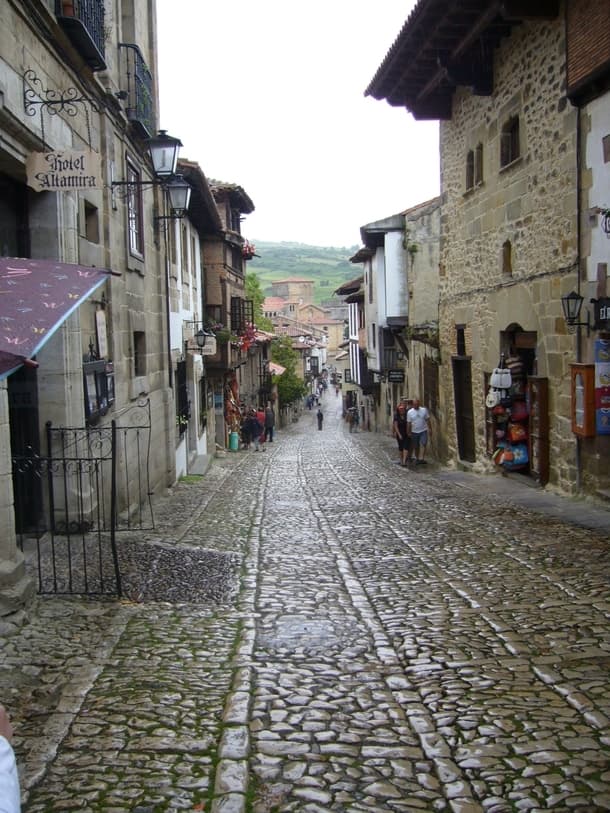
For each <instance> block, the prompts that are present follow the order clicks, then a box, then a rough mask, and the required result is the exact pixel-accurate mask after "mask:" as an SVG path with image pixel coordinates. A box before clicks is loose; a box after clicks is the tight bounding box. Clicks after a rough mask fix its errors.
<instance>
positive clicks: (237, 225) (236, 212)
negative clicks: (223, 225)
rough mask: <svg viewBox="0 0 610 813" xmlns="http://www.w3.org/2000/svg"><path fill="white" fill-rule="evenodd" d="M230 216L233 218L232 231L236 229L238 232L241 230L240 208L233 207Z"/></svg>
mask: <svg viewBox="0 0 610 813" xmlns="http://www.w3.org/2000/svg"><path fill="white" fill-rule="evenodd" d="M230 218H231V225H230V228H231V230H232V231H236V232H237V233H238V234H239V233H240V231H241V226H240V224H241V212H240V211H239V209H231V210H230Z"/></svg>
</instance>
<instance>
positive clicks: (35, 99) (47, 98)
mask: <svg viewBox="0 0 610 813" xmlns="http://www.w3.org/2000/svg"><path fill="white" fill-rule="evenodd" d="M80 106H82V109H83V110H84V112H85V116H86V119H87V134H88V139H89V146H91V125H90V122H89V108H91V110H93V111H95V112H96V113H99V112H100V106H99V102H98V100H97V99H94V98H91V97H90V96H85V95H83V94H82V93H81V92H80V91H79V90H77V88H74V87H70V88H67V89H66V90H61V91H60V90H54V89H53V88H45V87H44V86H43V84H42V81H41V80H40V79H39V78H38V76H37V75H36V74H35V73H34V71H33V70H32V69H31V68H28V70H27V71H26V72H25V73H24V74H23V108H24V111H25V114H26V116H35V115H36V112H37V110H40V126H41V130H42V140H43V142H45V143H46V140H45V137H44V118H43V112H44V111H45V110H46V112H47V113H48V114H49V115H50V116H57V115H59V114H60V113H65V114H66V115H68V116H71V117H72V118H75V117H76V116H77V115H78V112H79V108H80Z"/></svg>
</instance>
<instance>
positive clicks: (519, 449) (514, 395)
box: [485, 354, 529, 471]
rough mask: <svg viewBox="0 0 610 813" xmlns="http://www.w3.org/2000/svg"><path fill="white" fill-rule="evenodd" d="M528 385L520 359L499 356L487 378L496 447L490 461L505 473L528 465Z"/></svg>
mask: <svg viewBox="0 0 610 813" xmlns="http://www.w3.org/2000/svg"><path fill="white" fill-rule="evenodd" d="M526 397H527V386H526V377H525V369H524V364H523V361H522V360H521V359H520V358H519V356H509V357H508V359H505V357H504V354H502V355H501V356H500V363H499V365H498V367H496V369H495V370H494V371H493V372H492V374H491V376H490V379H489V389H488V392H487V397H486V399H485V403H486V405H487V407H488V408H489V409H490V410H491V412H492V415H493V418H494V423H495V427H496V428H495V430H494V435H495V439H496V448H495V450H494V452H493V454H492V460H493V461H494V463H495V464H496V465H498V466H502V467H503V468H504V469H506V470H508V471H518V470H522V469H525V468H527V466H528V464H529V450H528V449H529V446H528V440H529V436H528V420H529V409H528V406H527V400H526Z"/></svg>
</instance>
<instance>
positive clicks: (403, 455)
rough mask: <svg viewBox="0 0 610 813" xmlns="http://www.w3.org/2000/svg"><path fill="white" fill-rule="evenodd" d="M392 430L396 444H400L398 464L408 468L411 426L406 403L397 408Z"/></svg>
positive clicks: (402, 402) (401, 403) (399, 404)
mask: <svg viewBox="0 0 610 813" xmlns="http://www.w3.org/2000/svg"><path fill="white" fill-rule="evenodd" d="M392 430H393V432H394V437H395V438H396V442H397V443H398V462H399V463H400V465H401V466H406V465H407V463H408V462H409V453H410V451H411V439H410V438H409V426H408V423H407V405H406V404H405V402H404V401H400V402H399V403H398V406H397V407H396V411H395V412H394V422H393V423H392Z"/></svg>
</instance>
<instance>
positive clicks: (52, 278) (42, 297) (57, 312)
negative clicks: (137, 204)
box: [0, 257, 111, 379]
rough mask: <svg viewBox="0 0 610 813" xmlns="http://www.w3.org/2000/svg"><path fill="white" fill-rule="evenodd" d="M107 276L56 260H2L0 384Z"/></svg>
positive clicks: (32, 355)
mask: <svg viewBox="0 0 610 813" xmlns="http://www.w3.org/2000/svg"><path fill="white" fill-rule="evenodd" d="M110 274H111V272H110V271H108V270H107V269H105V268H94V267H89V266H84V265H76V264H73V263H61V262H57V261H56V260H30V259H23V258H19V257H0V379H2V378H5V377H6V376H8V375H10V374H11V373H13V372H15V370H18V369H19V368H20V367H21V366H22V365H23V364H28V363H32V362H31V359H32V358H33V357H34V356H35V355H36V353H37V352H38V351H39V350H40V348H41V347H42V346H43V345H44V344H45V342H47V341H48V340H49V339H50V338H51V336H52V335H53V334H54V333H55V331H56V330H58V328H59V327H61V325H62V324H63V323H64V322H65V321H66V319H67V318H68V317H69V316H70V315H71V314H72V313H73V312H74V311H75V310H76V309H77V308H78V307H79V306H80V305H81V304H82V303H83V302H84V301H85V300H86V299H87V297H89V296H90V295H91V294H92V293H93V292H94V291H95V290H96V289H97V288H99V286H100V285H102V284H103V283H104V282H105V281H106V280H107V279H108V277H109V275H110Z"/></svg>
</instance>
